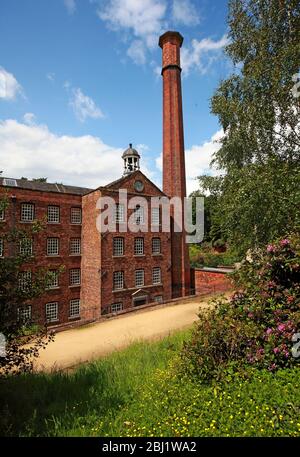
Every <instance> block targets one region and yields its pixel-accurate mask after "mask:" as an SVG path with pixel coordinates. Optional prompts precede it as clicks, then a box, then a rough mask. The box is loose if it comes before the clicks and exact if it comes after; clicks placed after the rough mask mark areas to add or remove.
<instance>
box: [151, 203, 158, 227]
mask: <svg viewBox="0 0 300 457" xmlns="http://www.w3.org/2000/svg"><path fill="white" fill-rule="evenodd" d="M159 224H160V210H159V208H157V207H154V208H151V225H154V226H157V225H159Z"/></svg>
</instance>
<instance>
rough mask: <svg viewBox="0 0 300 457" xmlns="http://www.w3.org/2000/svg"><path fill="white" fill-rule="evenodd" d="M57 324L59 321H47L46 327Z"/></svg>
mask: <svg viewBox="0 0 300 457" xmlns="http://www.w3.org/2000/svg"><path fill="white" fill-rule="evenodd" d="M57 322H59V319H53V320H51V321H47V325H51V324H55V323H57Z"/></svg>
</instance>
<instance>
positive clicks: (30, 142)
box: [0, 119, 151, 189]
mask: <svg viewBox="0 0 300 457" xmlns="http://www.w3.org/2000/svg"><path fill="white" fill-rule="evenodd" d="M124 149H126V146H125V147H124ZM0 151H1V154H0V170H3V176H7V177H14V178H19V177H21V176H26V177H28V178H39V177H41V176H47V178H48V181H49V182H63V183H64V184H69V185H74V186H82V187H90V188H92V189H93V188H96V187H98V186H101V185H106V184H108V183H109V182H111V181H114V180H115V179H118V178H120V177H121V176H122V173H123V161H122V158H121V157H122V153H123V151H124V150H123V149H121V148H116V147H114V146H109V145H107V144H105V143H103V141H102V140H101V139H100V138H98V137H94V136H91V135H84V136H69V135H62V136H59V135H56V134H54V133H52V132H51V131H50V130H49V129H48V127H47V126H46V125H26V124H23V123H20V122H18V121H16V120H13V119H7V120H5V121H0ZM141 166H142V167H141V168H142V171H143V172H144V173H145V174H146V175H147V176H149V177H150V179H151V172H149V170H148V169H147V167H146V166H145V164H143V162H142V163H141Z"/></svg>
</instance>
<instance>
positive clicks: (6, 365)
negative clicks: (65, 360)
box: [0, 196, 53, 376]
mask: <svg viewBox="0 0 300 457" xmlns="http://www.w3.org/2000/svg"><path fill="white" fill-rule="evenodd" d="M8 205H9V203H8V198H7V197H6V196H4V197H2V198H1V199H0V210H7V208H8ZM42 229H43V224H42V223H41V222H40V221H36V222H34V223H33V224H32V225H31V227H27V228H26V230H19V229H17V228H11V229H9V231H5V230H4V228H1V226H0V238H1V239H2V241H3V242H4V243H5V252H6V253H5V256H3V257H1V258H0V332H1V333H2V335H4V337H5V340H6V346H5V355H4V356H2V357H0V375H2V376H3V375H7V374H9V373H17V372H24V371H30V370H31V369H32V367H33V360H34V358H35V357H37V356H38V353H39V350H40V349H41V348H44V347H45V346H46V345H47V344H48V342H49V341H51V340H52V339H53V335H52V334H49V333H48V331H47V323H46V322H45V326H44V327H39V326H37V325H33V324H34V323H35V322H37V321H38V319H39V317H40V316H38V314H37V313H36V311H35V310H32V316H31V319H30V320H29V319H28V318H27V317H26V309H27V307H28V304H29V303H30V302H31V300H32V299H35V298H37V297H39V296H40V295H41V294H42V293H43V292H44V291H45V288H46V287H47V284H48V282H49V280H50V279H51V278H52V275H53V273H50V272H48V271H47V270H44V269H42V268H39V269H35V271H34V272H32V274H31V277H28V278H26V277H24V276H22V271H24V267H26V266H28V265H29V264H32V261H33V259H32V256H31V253H30V252H29V250H27V251H26V249H24V250H22V251H23V253H22V254H21V253H19V246H20V244H21V245H23V247H25V248H26V246H28V242H29V240H30V239H31V238H32V237H33V236H34V234H36V233H38V232H40V231H41V230H42Z"/></svg>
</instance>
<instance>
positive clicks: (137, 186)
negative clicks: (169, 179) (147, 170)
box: [134, 181, 144, 192]
mask: <svg viewBox="0 0 300 457" xmlns="http://www.w3.org/2000/svg"><path fill="white" fill-rule="evenodd" d="M134 188H135V190H136V191H137V192H142V191H143V190H144V183H143V182H142V181H135V183H134Z"/></svg>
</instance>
